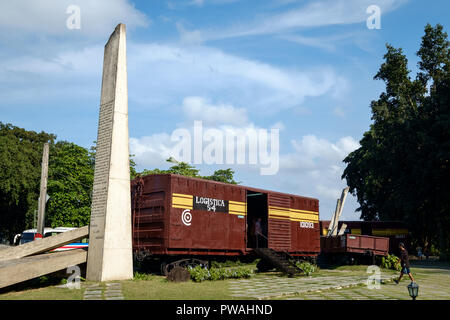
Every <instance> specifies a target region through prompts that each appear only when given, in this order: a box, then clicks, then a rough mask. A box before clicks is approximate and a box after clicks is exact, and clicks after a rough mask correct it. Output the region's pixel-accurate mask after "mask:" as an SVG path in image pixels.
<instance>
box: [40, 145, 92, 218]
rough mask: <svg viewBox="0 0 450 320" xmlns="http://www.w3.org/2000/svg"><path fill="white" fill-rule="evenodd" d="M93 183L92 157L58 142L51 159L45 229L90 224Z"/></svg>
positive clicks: (74, 146) (85, 152)
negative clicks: (47, 227) (46, 227)
mask: <svg viewBox="0 0 450 320" xmlns="http://www.w3.org/2000/svg"><path fill="white" fill-rule="evenodd" d="M93 181H94V158H93V154H92V153H90V152H89V151H88V150H87V149H85V148H82V147H80V146H77V145H76V144H74V143H70V142H66V141H60V142H58V143H56V145H55V146H54V147H53V149H52V150H51V156H50V157H49V179H48V187H47V192H48V194H49V195H50V201H49V202H48V204H47V210H46V226H52V227H61V226H64V227H82V226H85V225H88V224H89V218H90V212H91V194H92V185H93Z"/></svg>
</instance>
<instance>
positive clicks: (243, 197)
mask: <svg viewBox="0 0 450 320" xmlns="http://www.w3.org/2000/svg"><path fill="white" fill-rule="evenodd" d="M131 188H132V219H133V221H132V224H133V252H134V255H135V257H136V258H137V259H138V260H140V261H143V260H146V259H147V260H148V259H151V258H158V259H159V260H160V261H161V262H162V263H161V268H162V271H163V273H164V274H166V273H168V272H169V271H170V268H173V267H175V266H177V265H181V266H186V265H191V264H203V263H205V264H206V261H207V260H209V259H211V258H212V257H224V256H227V257H248V256H251V257H253V256H256V255H259V256H261V257H263V258H264V259H262V260H264V261H270V262H271V263H272V265H275V266H278V267H280V268H281V269H283V268H285V269H286V270H287V272H288V270H291V271H292V266H288V263H289V261H291V262H292V258H294V259H295V258H297V259H298V258H304V259H307V258H312V259H315V258H316V257H317V255H318V254H319V252H320V229H319V200H317V199H313V198H307V197H301V196H297V195H292V194H286V193H280V192H274V191H268V190H262V189H256V188H251V187H245V186H240V185H233V184H227V183H221V182H216V181H211V180H205V179H198V178H191V177H185V176H181V175H175V174H157V175H148V176H144V177H138V178H136V179H135V180H133V181H132V183H131ZM258 219H260V220H261V224H262V229H263V235H262V237H261V239H260V241H259V242H258V244H256V241H255V237H254V236H253V234H252V229H253V227H254V224H255V221H257V220H258ZM258 267H259V268H261V269H263V268H264V267H265V266H264V265H263V264H261V265H259V266H258ZM266 267H267V265H266ZM289 268H290V269H289Z"/></svg>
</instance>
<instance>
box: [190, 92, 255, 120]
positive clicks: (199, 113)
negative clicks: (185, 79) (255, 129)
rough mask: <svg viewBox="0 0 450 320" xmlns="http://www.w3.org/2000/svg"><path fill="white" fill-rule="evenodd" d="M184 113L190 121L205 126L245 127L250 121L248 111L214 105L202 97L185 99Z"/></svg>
mask: <svg viewBox="0 0 450 320" xmlns="http://www.w3.org/2000/svg"><path fill="white" fill-rule="evenodd" d="M182 109H183V112H184V114H185V116H186V117H187V119H189V120H190V121H194V120H201V121H203V124H204V125H208V126H215V125H218V124H232V125H237V126H242V125H245V124H246V123H247V121H248V118H247V111H246V110H245V109H243V108H235V107H234V106H233V105H231V104H226V103H219V104H216V105H214V104H212V103H211V102H210V101H209V100H207V99H205V98H202V97H186V98H184V99H183V106H182Z"/></svg>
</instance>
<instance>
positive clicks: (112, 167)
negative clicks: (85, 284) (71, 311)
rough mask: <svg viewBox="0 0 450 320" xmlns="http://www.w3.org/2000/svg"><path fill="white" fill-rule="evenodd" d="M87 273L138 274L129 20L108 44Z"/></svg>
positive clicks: (100, 276) (101, 277) (92, 277)
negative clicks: (133, 214)
mask: <svg viewBox="0 0 450 320" xmlns="http://www.w3.org/2000/svg"><path fill="white" fill-rule="evenodd" d="M86 277H87V280H88V281H109V280H126V279H131V278H133V257H132V242H131V195H130V164H129V145H128V88H127V65H126V31H125V25H123V24H119V25H117V27H116V29H115V30H114V32H113V33H112V35H111V36H110V38H109V40H108V42H107V44H106V45H105V52H104V60H103V78H102V92H101V102H100V117H99V123H98V135H97V152H96V157H95V172H94V187H93V196H92V208H91V222H90V232H89V250H88V259H87V275H86Z"/></svg>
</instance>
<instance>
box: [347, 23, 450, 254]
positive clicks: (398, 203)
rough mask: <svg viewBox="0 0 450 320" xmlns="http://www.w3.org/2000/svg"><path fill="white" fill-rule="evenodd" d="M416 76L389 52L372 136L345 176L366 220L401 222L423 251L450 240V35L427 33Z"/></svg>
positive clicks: (437, 30) (397, 53)
mask: <svg viewBox="0 0 450 320" xmlns="http://www.w3.org/2000/svg"><path fill="white" fill-rule="evenodd" d="M417 55H418V56H419V59H420V60H419V63H418V67H419V70H420V71H419V72H418V74H417V75H416V79H415V80H412V79H411V78H410V71H409V70H408V67H407V65H408V61H407V59H406V56H405V55H404V54H403V52H402V49H396V48H394V47H392V46H390V45H387V53H386V54H385V55H384V63H383V64H382V65H381V67H380V70H379V71H378V73H377V74H376V75H375V77H374V79H376V80H382V81H384V82H385V84H386V91H385V92H383V93H382V94H381V95H380V97H379V99H378V100H376V101H372V103H371V109H372V120H373V123H372V124H371V126H370V128H369V130H368V131H367V132H366V133H364V135H363V138H362V139H361V141H360V145H361V147H360V148H359V149H357V150H355V151H354V152H352V153H350V154H349V155H348V156H347V157H346V158H345V159H344V162H345V163H346V164H347V167H346V169H345V170H344V173H343V178H346V180H347V184H348V185H349V187H350V191H351V192H352V193H353V194H356V196H357V199H358V202H359V204H360V207H359V208H358V210H359V211H361V218H362V219H364V220H402V221H404V222H405V223H406V224H407V225H408V227H409V229H410V230H411V232H412V234H413V237H414V239H416V240H417V243H419V244H420V245H421V246H424V245H427V246H430V245H431V244H434V245H437V246H439V248H440V250H441V254H442V256H443V257H445V255H446V254H447V253H448V250H449V244H450V243H449V242H450V241H449V240H450V237H449V235H448V230H450V225H449V214H450V213H449V212H450V211H449V210H450V205H449V200H448V198H449V197H448V194H450V184H449V183H448V181H449V178H450V176H449V168H448V161H449V159H450V136H449V129H450V110H449V97H448V95H449V61H450V50H449V42H448V41H447V34H446V33H445V32H444V31H443V28H442V26H440V25H437V26H436V27H432V26H430V25H427V26H426V27H425V35H424V36H423V37H422V44H421V47H420V49H419V51H418V52H417Z"/></svg>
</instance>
